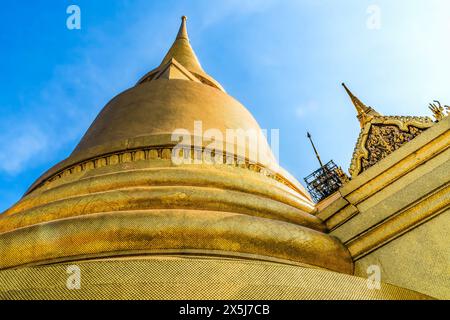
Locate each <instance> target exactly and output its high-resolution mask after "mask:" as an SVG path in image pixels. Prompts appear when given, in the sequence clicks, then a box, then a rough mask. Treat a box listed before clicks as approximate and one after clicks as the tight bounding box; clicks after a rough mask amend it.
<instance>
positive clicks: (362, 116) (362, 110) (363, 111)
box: [342, 83, 380, 128]
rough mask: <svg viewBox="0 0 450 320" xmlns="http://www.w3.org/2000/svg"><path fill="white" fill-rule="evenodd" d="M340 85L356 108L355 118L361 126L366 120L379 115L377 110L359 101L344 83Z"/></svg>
mask: <svg viewBox="0 0 450 320" xmlns="http://www.w3.org/2000/svg"><path fill="white" fill-rule="evenodd" d="M342 86H343V87H344V89H345V91H346V92H347V94H348V95H349V97H350V99H351V100H352V103H353V105H354V106H355V108H356V111H357V112H358V115H357V118H358V120H359V122H360V124H361V128H362V127H363V126H364V124H366V122H368V121H369V120H370V119H371V118H372V117H371V116H376V115H380V114H379V113H378V112H376V111H375V110H374V109H373V108H371V107H368V106H366V105H365V104H364V103H362V102H361V100H359V99H358V98H357V97H356V96H355V95H354V94H353V93H352V92H351V91H350V90H349V89H348V88H347V86H346V85H345V83H342Z"/></svg>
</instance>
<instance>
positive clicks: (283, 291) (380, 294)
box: [0, 256, 428, 300]
mask: <svg viewBox="0 0 450 320" xmlns="http://www.w3.org/2000/svg"><path fill="white" fill-rule="evenodd" d="M76 265H77V266H79V268H80V270H81V289H79V290H69V289H67V287H66V281H67V279H68V276H69V275H68V273H67V266H69V264H64V265H52V266H45V267H36V268H25V269H20V270H8V271H1V272H0V298H2V299H194V300H195V299H427V298H428V297H427V296H424V295H422V294H419V293H416V292H413V291H409V290H406V289H402V288H398V287H395V286H392V285H388V284H382V286H381V289H380V290H377V289H373V290H369V289H368V288H367V284H366V279H363V278H358V277H355V276H350V275H343V274H339V273H335V272H330V271H326V270H321V269H312V268H306V267H301V266H292V265H284V264H277V263H272V262H263V261H252V260H241V259H220V258H200V257H179V256H172V257H159V256H153V257H146V258H145V259H120V260H97V261H87V262H77V263H76Z"/></svg>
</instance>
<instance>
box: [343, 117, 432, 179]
mask: <svg viewBox="0 0 450 320" xmlns="http://www.w3.org/2000/svg"><path fill="white" fill-rule="evenodd" d="M433 124H434V122H433V120H432V119H431V118H429V117H399V116H374V117H372V118H371V120H370V121H368V122H366V123H365V124H364V126H363V128H362V129H361V133H360V134H359V137H358V141H357V142H356V146H355V150H354V152H353V157H352V161H351V165H350V169H349V172H350V175H351V176H352V177H355V176H357V175H359V174H360V173H361V172H363V171H365V170H367V169H368V168H370V167H371V166H373V165H374V164H376V163H377V162H379V161H380V160H382V159H383V158H385V157H386V156H388V155H389V154H391V153H392V152H394V151H395V150H397V149H398V148H400V147H401V146H402V145H403V144H405V143H407V142H408V141H411V140H412V139H414V138H415V137H417V136H418V135H419V134H420V133H422V132H423V131H425V130H426V129H428V128H429V127H431V126H432V125H433Z"/></svg>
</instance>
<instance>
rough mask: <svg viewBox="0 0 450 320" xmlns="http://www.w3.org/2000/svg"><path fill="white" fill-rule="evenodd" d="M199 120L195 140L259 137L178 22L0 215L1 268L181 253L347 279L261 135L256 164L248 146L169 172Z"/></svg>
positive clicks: (337, 249) (332, 241) (199, 153)
mask: <svg viewBox="0 0 450 320" xmlns="http://www.w3.org/2000/svg"><path fill="white" fill-rule="evenodd" d="M199 121H201V125H202V131H203V132H206V131H207V130H209V129H214V130H216V132H217V131H218V132H220V133H222V134H223V137H225V136H226V130H227V129H232V130H233V129H242V130H244V131H248V130H253V131H255V132H256V133H257V136H258V137H259V138H261V137H263V134H262V133H261V129H260V127H259V125H258V123H257V122H256V120H255V119H254V118H253V117H252V115H251V114H250V112H249V111H248V110H247V109H246V108H245V107H244V106H242V105H241V104H240V103H239V102H238V101H236V100H235V99H234V98H232V97H231V96H229V95H228V94H227V93H226V92H225V91H224V89H223V88H222V86H221V85H220V84H219V83H218V82H217V81H216V80H214V79H213V78H212V77H211V76H209V75H208V74H206V72H205V71H203V69H202V67H201V66H200V63H199V62H198V59H197V57H196V55H195V53H194V52H193V50H192V48H191V46H190V44H189V39H188V36H187V31H186V19H185V18H183V19H182V25H181V28H180V31H179V33H178V36H177V38H176V40H175V42H174V44H173V46H172V47H171V49H170V50H169V52H168V53H167V55H166V56H165V58H164V60H163V62H162V63H161V65H160V66H159V67H158V68H156V69H155V70H153V71H151V72H149V73H148V74H147V75H145V76H144V77H143V78H142V79H141V80H140V81H139V82H138V83H137V84H136V86H134V87H133V88H131V89H129V90H127V91H125V92H123V93H121V94H119V95H118V96H117V97H115V98H114V99H112V100H111V101H110V102H109V103H108V104H107V105H106V106H105V107H104V109H103V110H102V111H101V112H100V114H99V115H98V117H97V118H96V119H95V121H94V122H93V124H92V125H91V127H90V128H89V130H88V131H87V132H86V134H85V135H84V137H83V138H82V140H81V141H80V143H79V144H78V146H77V147H76V148H75V150H74V151H73V153H72V154H71V155H70V156H69V157H68V158H67V159H66V160H64V161H62V162H61V163H59V164H57V165H56V166H55V167H53V168H51V169H50V170H49V171H47V172H46V173H45V174H44V175H43V176H41V177H40V178H39V179H38V180H37V181H36V182H35V183H34V184H33V185H32V186H31V187H30V189H29V190H28V192H27V193H26V195H25V196H24V197H23V198H22V199H21V200H20V201H19V202H18V203H17V204H15V205H14V206H13V207H11V208H10V209H9V210H7V211H6V212H5V213H4V214H2V215H1V216H0V247H2V248H3V249H2V251H3V252H2V255H1V257H0V269H8V268H17V267H21V266H30V265H31V266H36V265H43V264H49V263H61V262H67V261H85V260H87V259H106V260H108V259H109V260H111V259H115V258H118V257H130V256H140V257H148V256H149V255H165V256H169V255H180V254H182V255H202V256H208V257H214V256H220V257H228V258H234V259H256V260H263V261H272V262H277V263H283V264H294V265H306V266H313V267H315V268H323V269H329V270H334V271H339V272H343V273H351V272H352V268H353V264H352V260H351V257H350V255H349V253H348V251H347V249H346V248H345V247H344V246H343V245H342V243H341V242H340V241H339V240H337V239H336V238H334V237H332V236H330V235H328V234H327V233H326V231H327V230H326V227H325V225H324V224H323V223H322V221H321V220H320V219H319V218H317V217H316V216H315V215H314V213H315V210H316V209H315V207H314V204H313V203H312V201H311V198H310V196H309V195H308V193H307V192H306V191H305V190H304V189H303V187H302V186H301V185H300V184H299V183H298V182H297V181H296V180H295V179H294V178H293V177H291V176H290V175H289V174H288V173H287V172H285V171H284V170H282V169H280V168H278V166H277V165H276V161H275V159H274V157H273V155H272V152H271V150H270V147H269V146H268V144H267V141H266V139H265V138H263V139H258V149H259V153H258V157H257V158H255V157H254V154H253V153H251V152H250V150H249V149H246V150H245V152H246V153H245V156H244V157H241V158H239V157H236V156H234V155H233V154H231V155H230V154H229V153H227V152H228V150H229V149H227V148H226V147H227V146H229V145H230V144H231V147H232V150H233V151H235V148H237V147H238V146H237V145H235V142H234V141H233V142H231V143H229V142H228V141H227V143H225V144H223V148H222V149H221V148H218V149H216V150H215V151H214V156H216V155H218V154H220V156H219V158H221V159H224V162H223V163H221V162H220V161H219V162H213V163H205V162H202V161H200V162H195V161H194V163H181V164H174V163H173V160H172V154H173V150H174V147H175V146H176V145H177V142H176V141H175V142H174V140H173V139H172V134H173V132H174V130H177V129H183V130H185V131H188V132H192V133H195V123H196V122H197V123H198V122H199ZM195 139H196V137H195V134H194V136H193V137H192V140H195ZM216 139H217V137H216ZM218 140H220V139H218ZM206 148H207V146H206V145H205V142H204V141H201V144H200V146H198V145H195V144H194V147H192V148H191V147H189V149H187V151H186V149H183V150H184V151H185V152H187V153H185V156H186V155H187V157H188V158H189V159H191V160H192V159H194V160H195V159H197V160H201V159H203V157H204V156H205V150H206ZM198 157H199V158H198ZM225 160H226V161H225ZM109 260H108V261H109Z"/></svg>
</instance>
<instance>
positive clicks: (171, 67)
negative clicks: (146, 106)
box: [137, 16, 226, 92]
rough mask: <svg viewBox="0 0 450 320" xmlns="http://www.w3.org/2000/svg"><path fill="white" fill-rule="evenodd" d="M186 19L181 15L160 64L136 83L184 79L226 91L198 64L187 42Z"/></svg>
mask: <svg viewBox="0 0 450 320" xmlns="http://www.w3.org/2000/svg"><path fill="white" fill-rule="evenodd" d="M186 21H187V17H186V16H182V17H181V25H180V29H179V30H178V33H177V37H176V38H175V41H174V43H173V44H172V46H171V47H170V49H169V51H168V52H167V54H166V56H165V57H164V59H163V61H162V62H161V64H160V65H159V66H158V67H157V68H155V69H153V70H151V71H150V72H148V73H147V74H146V75H144V76H143V77H142V78H141V79H140V80H139V81H138V83H137V84H141V83H143V82H146V81H151V80H157V79H184V80H191V81H195V82H200V83H202V84H204V85H208V86H211V87H214V88H216V89H219V90H221V91H223V92H226V91H225V89H224V88H223V87H222V86H221V85H220V83H219V82H217V81H216V80H215V79H214V78H213V77H211V76H210V75H208V74H207V73H206V72H205V71H204V70H203V68H202V66H201V65H200V62H199V61H198V58H197V56H196V54H195V52H194V50H193V49H192V47H191V44H190V42H189V36H188V32H187V26H186Z"/></svg>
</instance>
